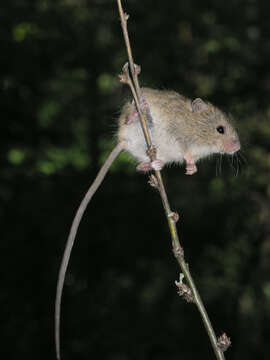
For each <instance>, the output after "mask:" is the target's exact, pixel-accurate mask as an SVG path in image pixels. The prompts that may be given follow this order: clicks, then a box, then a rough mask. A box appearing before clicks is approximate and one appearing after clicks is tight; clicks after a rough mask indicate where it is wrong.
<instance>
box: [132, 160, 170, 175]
mask: <svg viewBox="0 0 270 360" xmlns="http://www.w3.org/2000/svg"><path fill="white" fill-rule="evenodd" d="M163 166H164V163H163V161H161V160H158V159H157V160H155V161H152V162H151V163H150V162H142V163H140V164H139V165H138V166H137V167H136V170H138V171H144V172H147V171H151V170H161V169H162V168H163Z"/></svg>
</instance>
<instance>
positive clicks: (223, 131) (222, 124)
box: [191, 98, 240, 155]
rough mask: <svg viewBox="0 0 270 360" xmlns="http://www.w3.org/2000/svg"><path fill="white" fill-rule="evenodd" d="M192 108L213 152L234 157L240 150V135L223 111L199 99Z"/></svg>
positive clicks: (193, 103)
mask: <svg viewBox="0 0 270 360" xmlns="http://www.w3.org/2000/svg"><path fill="white" fill-rule="evenodd" d="M191 106H192V112H193V113H194V114H197V115H198V117H199V119H200V123H201V125H202V127H203V136H204V138H205V139H204V140H205V141H206V143H207V145H210V146H212V147H213V150H214V151H213V152H217V153H221V154H225V153H226V154H230V155H232V154H234V153H235V152H237V151H238V150H240V141H239V137H238V134H237V132H236V130H235V128H234V127H233V125H232V124H231V122H230V120H229V118H228V116H227V115H226V114H225V113H224V112H223V111H221V110H219V109H218V108H216V107H215V106H213V105H212V104H210V103H206V102H204V101H203V100H201V99H199V98H198V99H195V100H194V101H193V102H192V104H191ZM215 150H216V151H215Z"/></svg>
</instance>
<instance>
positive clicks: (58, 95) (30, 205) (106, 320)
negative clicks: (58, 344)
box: [0, 0, 270, 360]
mask: <svg viewBox="0 0 270 360" xmlns="http://www.w3.org/2000/svg"><path fill="white" fill-rule="evenodd" d="M123 5H124V7H125V9H126V11H127V12H128V13H129V14H130V15H131V18H130V20H129V32H130V38H131V42H132V45H133V53H134V58H135V61H136V62H137V63H138V64H140V65H141V66H142V74H141V76H140V81H141V83H142V84H143V85H147V86H152V87H156V88H161V89H162V88H166V89H174V90H176V91H179V92H181V93H183V94H185V95H187V96H189V97H192V98H195V97H198V96H200V97H202V98H205V99H208V100H210V101H211V102H213V103H215V104H217V105H218V106H220V107H221V108H223V109H225V110H226V111H228V112H230V113H231V114H232V115H233V117H234V119H235V122H236V124H237V127H238V128H239V133H240V138H241V142H242V151H241V155H239V156H238V161H237V159H234V161H232V160H231V159H229V158H223V161H222V164H220V158H219V156H215V157H213V158H211V159H210V160H206V161H202V162H201V163H200V164H199V165H198V167H199V171H198V173H197V174H196V175H194V176H191V177H189V176H185V175H184V167H183V166H182V167H178V166H172V167H170V168H166V169H165V170H164V171H163V174H164V181H165V184H166V187H167V189H168V196H169V199H170V202H171V207H172V209H175V210H177V211H178V212H179V214H180V221H179V223H178V229H179V233H180V236H181V243H182V245H183V246H184V248H185V255H186V260H187V261H188V263H189V265H190V269H191V272H192V274H193V277H194V279H195V281H196V283H197V286H198V288H199V290H200V293H201V296H202V298H203V300H204V303H205V305H206V307H207V309H208V312H209V316H210V318H211V320H212V323H213V326H214V328H215V330H216V332H217V334H218V335H220V334H222V332H224V331H225V332H226V333H227V334H228V335H229V336H230V337H231V340H232V346H231V348H230V349H229V350H228V351H227V353H226V358H227V359H231V360H232V359H233V360H236V359H254V358H256V359H269V356H270V355H269V354H270V341H269V335H270V279H269V267H270V262H269V260H270V223H269V219H270V203H269V197H270V185H269V180H270V123H269V119H270V106H269V98H270V65H269V63H270V22H269V10H270V9H269V1H268V0H261V1H255V0H249V1H243V0H242V1H241V0H228V1H218V0H216V1H214V0H212V1H210V0H205V1H201V0H196V1H195V0H193V1H191V0H181V1H161V0H155V1H154V0H152V1H151V0H145V1H140V0H136V1H135V0H130V1H124V2H123ZM0 24H1V25H0V26H1V31H0V37H1V39H0V41H1V50H0V71H1V79H0V89H1V93H0V94H1V96H0V117H1V118H0V127H1V141H0V146H1V151H0V161H1V179H0V201H1V209H0V212H1V239H0V247H1V248H0V254H1V259H0V260H1V261H0V264H1V268H0V273H1V275H0V277H1V282H0V284H1V291H0V307H1V321H0V324H1V325H0V328H1V346H0V352H1V353H3V355H5V359H16V360H17V359H46V360H47V359H54V358H55V353H54V340H53V339H54V334H53V332H54V329H53V326H54V299H55V288H56V280H57V273H58V269H59V266H60V261H61V256H62V253H63V249H64V245H65V241H66V238H67V235H68V232H69V227H70V224H71V222H72V219H73V216H74V213H75V211H76V208H77V207H78V205H79V203H80V201H81V198H82V196H83V194H84V193H85V191H86V189H87V187H88V186H89V184H90V183H91V181H92V180H93V179H94V177H95V174H96V172H97V169H98V168H99V167H100V164H102V162H103V160H104V158H105V157H106V155H107V154H108V152H109V151H110V149H112V147H113V146H114V144H115V139H114V134H115V131H116V124H117V117H118V114H119V110H120V106H121V104H122V103H123V99H124V97H125V96H126V89H124V86H122V85H120V84H119V82H118V77H117V75H118V73H119V72H120V70H121V67H122V65H123V64H124V63H125V62H126V59H127V56H126V51H125V47H124V41H123V38H122V33H121V27H120V23H119V15H118V12H117V6H116V0H115V1H109V0H108V1H105V0H103V1H101V0H100V1H98V0H96V1H94V0H92V1H91V0H65V1H64V0H62V1H60V0H36V1H33V0H17V1H16V0H10V1H5V2H3V1H2V2H1V7H0ZM147 180H148V179H147V176H145V175H142V174H137V173H136V172H135V164H134V162H132V161H129V160H128V158H127V157H126V156H125V155H121V157H120V158H119V159H118V160H117V162H116V164H115V165H114V166H113V168H112V171H111V172H110V174H109V175H108V177H107V178H106V180H105V182H104V184H103V185H102V188H101V189H100V190H99V192H98V193H97V194H96V196H95V197H94V199H93V201H92V203H91V205H90V206H89V208H88V210H87V212H86V214H85V216H84V219H83V221H82V224H81V227H80V230H79V234H78V237H77V242H76V244H75V247H74V251H73V254H72V258H71V263H70V266H69V269H68V275H67V280H66V286H65V289H64V297H63V308H62V310H63V311H62V351H63V355H64V356H63V358H64V359H91V358H93V359H108V360H133V359H136V360H144V359H147V360H150V359H155V360H158V359H182V360H191V359H195V358H196V359H214V358H215V356H214V353H213V351H212V349H211V346H210V343H209V340H208V338H207V335H206V332H205V331H204V328H203V324H202V322H201V319H200V315H199V313H198V311H197V310H196V308H195V306H193V305H191V304H187V303H186V302H185V301H183V300H182V299H181V298H179V297H178V295H177V293H176V287H175V285H174V281H175V280H177V279H178V278H179V271H180V270H179V268H178V265H177V263H176V261H175V259H174V257H173V254H172V251H171V244H170V238H169V233H168V228H167V223H166V219H165V217H164V214H163V209H162V206H161V201H160V198H159V196H158V194H157V192H156V191H155V190H154V189H152V188H151V187H150V186H149V185H148V184H147Z"/></svg>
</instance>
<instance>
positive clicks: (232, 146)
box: [224, 138, 241, 154]
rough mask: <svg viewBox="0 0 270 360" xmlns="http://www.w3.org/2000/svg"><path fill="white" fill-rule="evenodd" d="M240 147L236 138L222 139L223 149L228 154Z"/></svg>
mask: <svg viewBox="0 0 270 360" xmlns="http://www.w3.org/2000/svg"><path fill="white" fill-rule="evenodd" d="M240 148H241V145H240V141H239V139H238V138H233V139H227V140H225V141H224V151H225V152H226V153H229V154H234V153H235V152H237V151H239V150H240Z"/></svg>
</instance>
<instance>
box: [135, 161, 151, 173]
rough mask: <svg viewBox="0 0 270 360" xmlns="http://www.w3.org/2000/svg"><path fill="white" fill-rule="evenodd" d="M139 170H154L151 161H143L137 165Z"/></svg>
mask: <svg viewBox="0 0 270 360" xmlns="http://www.w3.org/2000/svg"><path fill="white" fill-rule="evenodd" d="M136 170H137V171H144V172H146V171H151V170H152V166H151V163H150V162H142V163H140V164H139V165H137V167H136Z"/></svg>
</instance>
